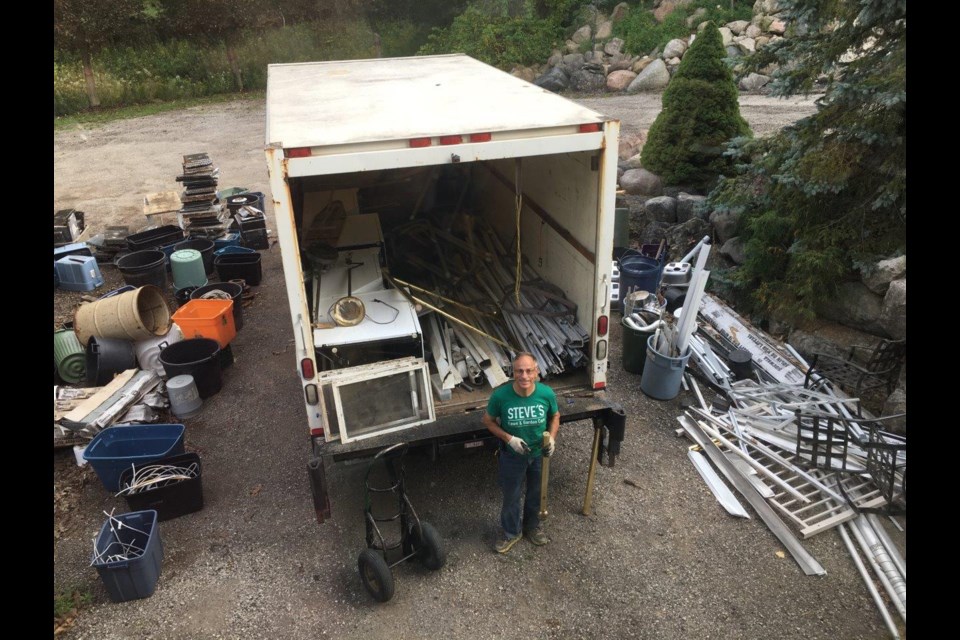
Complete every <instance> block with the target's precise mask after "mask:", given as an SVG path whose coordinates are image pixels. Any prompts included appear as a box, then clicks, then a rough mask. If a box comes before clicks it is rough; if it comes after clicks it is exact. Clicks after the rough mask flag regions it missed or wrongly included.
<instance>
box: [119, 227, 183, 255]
mask: <svg viewBox="0 0 960 640" xmlns="http://www.w3.org/2000/svg"><path fill="white" fill-rule="evenodd" d="M178 240H183V229H181V228H180V227H178V226H177V225H175V224H165V225H163V226H162V227H157V228H156V229H148V230H146V231H141V232H140V233H134V234H132V235H129V236H127V248H129V249H130V251H141V250H143V249H153V248H154V247H162V246H164V245H168V244H171V243H173V242H177V241H178Z"/></svg>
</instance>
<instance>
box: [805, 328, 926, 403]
mask: <svg viewBox="0 0 960 640" xmlns="http://www.w3.org/2000/svg"><path fill="white" fill-rule="evenodd" d="M858 352H861V353H869V356H868V357H867V359H866V362H865V363H864V364H860V363H859V362H857V361H856V360H855V357H856V356H857V353H858ZM906 353H907V342H906V340H881V341H880V342H879V343H877V345H876V346H875V347H873V349H872V350H871V349H870V348H869V347H863V346H856V345H855V346H853V347H851V348H850V352H849V353H848V354H847V356H846V357H845V358H843V357H838V356H832V355H829V354H825V353H814V354H813V359H812V360H811V361H810V368H809V369H807V374H806V376H805V378H804V380H803V386H804V388H807V389H818V388H821V387H822V386H823V384H824V381H825V380H829V381H830V382H832V383H834V384H835V385H838V386H840V387H842V388H843V389H845V390H846V391H847V392H849V393H852V394H853V395H854V396H855V397H860V396H861V395H862V394H863V393H864V392H865V391H870V390H871V389H877V388H879V387H886V388H887V393H891V392H893V389H894V387H895V386H896V384H897V378H898V377H899V375H900V367H901V365H902V364H903V358H904V356H905V355H906ZM861 362H862V361H861Z"/></svg>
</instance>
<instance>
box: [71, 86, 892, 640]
mask: <svg viewBox="0 0 960 640" xmlns="http://www.w3.org/2000/svg"><path fill="white" fill-rule="evenodd" d="M657 98H658V97H657ZM750 98H751V100H759V99H760V98H761V97H750ZM764 100H768V101H769V109H771V110H775V111H776V113H777V114H778V117H780V118H781V119H782V122H781V125H782V124H784V123H786V122H789V121H792V120H793V119H796V118H797V117H800V115H803V114H804V113H805V112H804V111H803V105H801V106H800V108H798V109H796V110H794V111H792V112H790V115H789V116H787V115H784V114H786V111H781V110H779V106H778V104H779V103H778V102H777V101H773V100H771V99H769V98H765V99H764ZM582 102H584V103H586V104H589V105H590V106H592V107H594V108H597V109H598V110H601V111H606V112H608V113H611V115H615V114H616V115H619V113H620V112H619V110H621V109H623V110H625V111H624V112H623V113H624V115H619V117H621V119H622V120H623V121H624V123H625V125H626V123H627V122H630V123H631V124H630V126H631V127H638V128H647V127H649V122H652V118H653V117H655V115H656V108H658V106H659V100H658V99H657V100H656V104H654V103H653V102H650V103H644V104H643V105H639V106H638V104H639V103H640V102H641V100H640V99H639V98H636V99H635V100H634V102H635V103H638V104H627V100H626V99H624V98H611V99H604V100H599V99H592V100H582ZM644 105H645V106H644ZM795 106H796V105H795ZM650 110H653V111H652V116H651V115H650ZM806 112H809V106H807V107H806ZM764 113H766V114H767V115H769V113H768V112H767V111H765V112H764ZM744 115H745V117H747V119H748V121H751V122H752V120H751V115H750V111H749V110H747V109H744ZM628 117H632V119H631V120H628ZM771 117H772V116H771ZM262 129H263V107H262V104H261V103H260V102H250V101H238V102H232V103H228V104H225V105H215V106H204V107H198V108H194V109H188V110H185V111H182V112H176V113H171V114H163V115H159V116H151V117H147V118H139V119H135V120H128V121H123V122H117V123H111V124H109V125H106V126H105V127H102V128H97V129H93V130H88V131H69V132H62V133H57V134H56V135H55V138H54V161H55V167H54V168H55V187H54V207H55V209H59V208H63V207H64V206H76V207H78V208H80V209H83V210H84V211H86V212H87V220H88V223H89V224H93V225H104V226H105V225H107V224H118V223H128V224H132V225H139V224H141V223H142V220H143V218H142V216H141V215H140V198H142V195H143V194H145V193H149V192H152V191H162V190H175V189H177V185H176V184H175V183H174V180H173V178H174V176H175V175H176V174H177V173H178V169H179V163H180V156H181V155H183V154H187V153H193V152H196V151H207V152H209V153H210V155H211V157H212V158H213V159H214V162H215V163H217V164H218V165H219V166H220V167H221V182H220V184H221V186H222V187H226V186H232V185H243V186H246V187H248V188H249V189H251V190H256V191H265V192H266V191H267V183H266V171H265V163H264V160H263V156H262V154H261V153H260V151H259V149H260V145H261V144H262V142H261V141H262V135H263V133H262ZM625 129H626V126H625ZM117 167H122V169H123V170H122V171H118V170H117ZM267 209H268V211H267V213H268V217H272V206H271V205H270V204H269V201H268V205H267ZM118 221H121V222H118ZM122 221H126V222H122ZM271 226H272V225H271ZM263 254H264V263H263V271H264V278H263V283H262V285H261V286H260V287H257V288H256V290H257V292H258V295H257V298H256V299H255V300H254V302H253V304H252V305H251V306H249V307H247V308H246V309H245V310H244V321H245V322H244V328H243V330H242V331H241V332H240V333H239V334H238V336H237V338H236V341H235V343H234V347H233V350H234V353H235V356H236V363H235V364H234V365H233V366H232V367H230V368H228V369H226V370H225V371H224V386H223V390H222V391H221V392H220V393H219V394H217V395H215V396H213V397H212V398H209V399H208V400H206V401H205V404H204V408H203V411H202V413H201V415H200V416H198V417H197V418H194V419H190V420H188V421H186V425H187V432H186V446H187V450H189V451H196V452H198V453H199V454H200V456H201V458H202V461H203V490H204V503H205V506H204V509H203V510H201V511H199V512H197V513H194V514H190V515H188V516H184V517H181V518H177V519H174V520H169V521H166V522H163V523H161V524H160V526H159V529H160V532H161V537H162V540H163V546H164V560H163V568H162V574H161V576H160V579H159V582H158V585H157V590H156V592H155V593H154V594H153V596H151V597H150V598H147V599H143V600H137V601H131V602H126V603H121V604H114V603H112V602H110V601H109V598H108V596H107V593H106V589H105V588H104V586H103V584H102V583H101V581H100V579H99V577H98V576H97V573H96V571H95V570H94V569H92V568H90V566H89V559H90V554H91V551H92V543H91V539H92V538H93V537H94V536H95V535H96V533H97V531H98V530H99V528H100V526H101V524H102V523H103V520H104V515H103V511H104V510H107V511H109V510H111V509H116V510H117V511H118V512H122V511H124V510H126V503H125V502H124V501H123V499H121V498H116V497H113V496H111V495H110V494H108V493H107V492H106V491H105V490H104V489H103V487H102V485H101V484H100V483H99V481H98V480H97V478H96V477H95V475H94V473H93V472H92V470H90V469H89V468H82V469H81V468H78V467H76V466H75V464H74V462H73V455H72V452H71V451H69V450H65V451H58V452H55V453H54V495H55V501H54V502H55V505H54V507H55V522H54V528H55V536H54V540H55V541H54V569H53V580H54V588H55V590H60V589H65V588H68V587H74V586H76V587H79V588H81V589H84V590H88V591H89V592H91V593H92V599H93V602H92V604H91V605H90V606H88V607H86V608H84V609H82V610H81V611H80V613H79V615H78V616H77V617H76V619H75V621H74V623H73V624H72V625H71V626H70V627H69V628H68V629H66V630H64V631H63V632H62V634H61V636H60V637H63V638H71V639H81V638H83V639H91V640H93V639H96V640H113V639H119V638H142V639H149V638H157V639H160V638H162V639H180V638H183V639H187V638H190V639H193V638H290V639H299V638H304V639H307V638H311V639H313V638H317V637H341V638H344V637H345V638H384V639H386V638H390V639H391V640H393V639H395V638H427V637H440V636H442V637H450V638H472V639H484V638H491V639H492V638H498V639H499V638H503V639H511V638H524V639H529V638H543V639H547V638H656V639H663V640H681V639H688V638H743V639H757V640H760V639H767V638H773V637H776V638H782V639H792V638H796V639H804V640H812V639H816V638H824V639H827V638H850V639H857V638H883V637H887V632H886V630H885V627H884V624H883V621H882V619H881V617H880V615H879V614H878V612H877V610H876V607H875V606H874V604H873V602H872V601H871V599H870V597H869V595H868V592H867V589H866V587H865V585H864V584H863V581H862V580H861V578H860V576H859V575H858V573H857V572H856V569H855V567H854V564H853V562H852V560H851V559H850V557H849V556H848V554H847V552H846V550H845V549H844V546H843V544H842V542H841V540H840V537H839V535H838V534H837V532H836V531H828V532H826V533H823V534H821V535H819V536H816V537H814V538H812V539H810V540H808V541H805V542H804V545H805V546H806V548H807V549H808V550H809V551H810V553H811V554H812V555H813V556H814V557H816V558H817V560H818V561H819V562H820V563H821V564H822V565H823V566H824V568H825V569H826V570H827V575H825V576H820V577H811V576H805V575H804V574H803V572H802V571H801V570H800V568H799V567H798V565H797V564H796V563H795V562H794V561H793V560H792V558H791V557H790V555H789V554H786V555H784V553H782V552H783V551H784V549H783V547H782V546H781V545H780V544H779V542H778V541H777V539H776V538H775V537H774V536H773V534H771V533H770V531H769V530H768V529H767V528H766V527H765V526H764V524H763V523H762V522H761V521H760V520H759V519H758V518H757V517H756V516H754V517H753V518H752V519H750V520H742V519H737V518H733V517H730V516H728V515H727V514H726V512H725V511H724V510H723V509H722V508H721V507H720V506H719V505H718V504H717V502H716V500H715V499H714V498H713V496H712V494H711V493H710V492H709V490H708V489H707V488H706V486H705V485H704V483H703V481H702V480H701V479H700V477H699V475H698V474H697V473H696V471H695V470H694V468H693V467H692V465H691V464H690V463H689V462H688V460H687V457H686V449H687V447H688V445H689V442H687V441H686V440H685V439H682V438H678V437H676V436H675V435H674V429H675V428H676V427H677V426H678V424H677V422H676V416H678V415H680V414H681V413H682V406H683V405H684V404H687V403H691V402H692V401H693V397H692V395H691V394H689V393H687V392H683V391H681V393H680V395H679V396H678V397H677V398H676V399H675V400H672V401H666V402H658V401H654V400H651V399H649V398H647V397H646V396H645V395H644V394H643V393H642V392H641V391H640V390H639V378H640V377H639V376H638V375H634V374H630V373H627V372H624V371H623V370H622V368H621V357H620V330H619V325H618V323H616V322H612V323H611V324H612V325H613V329H612V332H611V333H612V336H611V337H612V344H611V354H612V355H611V360H610V366H611V371H610V379H609V391H608V395H609V397H610V399H611V400H614V401H616V402H619V403H621V404H622V405H623V407H624V409H625V410H626V412H627V416H628V424H627V436H626V439H625V441H624V446H623V452H622V456H621V457H620V458H619V459H618V460H617V464H616V466H615V467H612V468H611V467H606V466H602V467H599V468H598V470H597V475H596V485H595V488H594V492H593V513H592V514H591V515H590V516H589V517H586V516H583V515H581V513H580V511H581V507H582V504H583V499H584V493H585V485H586V476H587V467H588V463H589V457H590V446H591V440H592V429H591V425H590V424H589V423H588V422H578V423H571V424H568V425H565V426H564V427H563V428H562V429H561V435H560V439H559V441H558V449H557V453H556V456H555V457H554V458H553V463H552V467H551V476H550V478H551V489H550V511H551V514H550V517H549V519H548V521H547V523H546V527H547V531H548V533H549V535H550V537H551V538H552V542H551V544H550V545H548V546H546V547H534V546H533V545H531V544H529V543H528V542H526V541H522V542H521V543H520V544H518V545H517V546H516V547H514V549H513V550H512V551H511V552H510V553H509V554H507V555H504V556H499V555H497V554H495V553H493V551H492V544H493V541H494V536H495V533H496V521H497V517H498V511H499V507H498V503H499V492H498V490H497V488H496V483H495V460H494V458H493V456H492V455H490V454H487V453H477V454H473V455H468V456H464V457H462V458H456V459H442V460H441V461H440V462H439V463H434V462H431V461H429V460H428V459H426V458H422V457H417V456H409V457H408V458H407V463H406V467H407V483H408V484H407V486H408V493H409V496H410V499H411V501H412V502H413V504H414V506H415V507H416V508H417V510H418V513H419V514H420V517H421V518H422V519H424V520H427V521H429V522H431V523H432V524H433V525H434V526H435V527H436V528H437V530H438V531H439V532H440V534H441V535H442V537H443V538H444V540H445V543H446V547H447V549H448V559H447V563H446V566H445V567H444V568H443V569H441V570H440V571H437V572H430V571H427V570H425V569H423V568H421V567H420V566H419V565H416V564H413V563H404V564H403V565H401V566H397V567H395V568H394V570H393V574H394V578H395V580H396V595H395V596H394V598H393V599H392V600H391V601H390V602H388V603H385V604H376V603H374V602H373V601H372V600H371V599H370V598H369V597H368V596H367V594H366V592H365V591H364V590H363V588H362V586H361V584H360V581H359V578H358V575H357V571H356V560H357V554H358V553H359V552H360V551H361V550H362V549H363V546H364V528H363V520H362V501H361V499H362V484H363V473H364V471H365V465H364V464H357V465H348V466H337V467H335V468H334V469H332V470H330V471H329V473H328V478H329V480H330V491H331V497H332V500H333V517H332V519H331V520H330V521H328V522H327V523H325V524H323V525H317V523H316V520H315V517H314V512H313V509H312V501H311V497H310V490H309V486H308V484H307V475H306V468H305V467H306V462H307V460H308V457H309V446H308V438H307V429H306V426H305V421H304V416H303V405H302V403H301V402H300V400H299V397H300V391H299V385H298V383H297V380H296V377H295V373H294V366H295V362H294V355H293V351H292V344H293V338H292V330H291V327H290V321H289V317H288V315H287V311H286V302H285V300H286V297H285V291H284V287H283V278H282V270H281V265H280V255H279V249H278V248H277V247H275V246H274V247H272V248H271V249H270V250H267V251H264V252H263ZM106 271H107V272H108V273H105V276H106V277H107V278H108V281H110V278H116V274H115V273H109V272H110V269H109V268H107V269H106ZM54 299H55V318H54V320H55V324H56V322H57V320H58V316H64V315H67V311H68V310H69V308H70V307H71V306H72V304H75V300H70V299H67V298H64V297H63V294H60V293H55V295H54ZM561 411H562V406H561ZM478 423H479V420H478ZM628 481H629V482H628ZM900 520H901V522H902V524H903V525H904V528H905V519H903V518H901V519H900ZM889 530H890V532H891V534H892V535H894V536H895V538H896V539H897V540H898V541H899V542H900V543H901V545H902V546H903V547H904V548H905V533H900V532H898V531H896V530H895V529H893V528H892V527H890V529H889ZM901 634H902V635H904V634H905V629H901Z"/></svg>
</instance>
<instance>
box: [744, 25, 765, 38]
mask: <svg viewBox="0 0 960 640" xmlns="http://www.w3.org/2000/svg"><path fill="white" fill-rule="evenodd" d="M761 33H762V31H761V30H760V27H759V26H757V25H755V24H751V25H750V26H748V27H747V28H746V30H745V31H744V32H743V35H745V36H747V37H748V38H753V39H754V40H756V39H757V38H758V37H760V34H761Z"/></svg>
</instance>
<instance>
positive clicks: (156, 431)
mask: <svg viewBox="0 0 960 640" xmlns="http://www.w3.org/2000/svg"><path fill="white" fill-rule="evenodd" d="M183 432H184V426H183V425H182V424H117V425H113V426H112V427H107V428H106V429H104V430H103V431H101V432H100V433H98V434H97V435H96V437H94V439H93V440H91V441H90V444H89V445H87V448H86V449H85V450H84V452H83V458H84V460H86V461H87V462H89V463H90V466H91V467H93V470H94V471H96V472H97V476H98V477H99V478H100V482H102V483H103V486H104V487H105V488H106V489H107V491H110V492H112V493H116V492H117V491H119V490H120V474H121V473H123V470H124V469H129V468H130V466H131V465H133V464H143V463H145V462H153V461H154V460H159V459H160V458H164V457H166V456H173V455H177V454H180V453H183Z"/></svg>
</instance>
